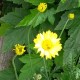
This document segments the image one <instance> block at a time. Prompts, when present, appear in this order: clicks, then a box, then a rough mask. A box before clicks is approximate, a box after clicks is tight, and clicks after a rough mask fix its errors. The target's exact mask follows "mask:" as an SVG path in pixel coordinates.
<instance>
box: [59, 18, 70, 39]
mask: <svg viewBox="0 0 80 80" xmlns="http://www.w3.org/2000/svg"><path fill="white" fill-rule="evenodd" d="M68 21H69V19H67V21H66V23H65V25H64V26H63V29H62V31H61V33H60V36H59V38H60V37H61V36H62V33H63V32H64V29H65V27H66V25H67V23H68Z"/></svg>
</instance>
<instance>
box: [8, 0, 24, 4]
mask: <svg viewBox="0 0 80 80" xmlns="http://www.w3.org/2000/svg"><path fill="white" fill-rule="evenodd" d="M7 1H12V2H13V3H16V4H22V3H23V2H24V1H23V0H7Z"/></svg>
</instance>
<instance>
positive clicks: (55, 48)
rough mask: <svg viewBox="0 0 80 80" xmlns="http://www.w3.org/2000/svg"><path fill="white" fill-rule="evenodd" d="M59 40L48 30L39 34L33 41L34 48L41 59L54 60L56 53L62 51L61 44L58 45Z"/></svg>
mask: <svg viewBox="0 0 80 80" xmlns="http://www.w3.org/2000/svg"><path fill="white" fill-rule="evenodd" d="M60 40H61V39H60V38H58V35H57V34H56V33H53V32H51V31H50V30H48V31H46V32H43V33H42V34H41V33H39V34H38V35H37V36H36V38H35V39H34V43H35V47H34V48H36V49H37V51H38V52H40V56H41V57H46V59H52V57H53V58H55V56H56V55H58V52H59V51H61V49H62V44H61V43H60Z"/></svg>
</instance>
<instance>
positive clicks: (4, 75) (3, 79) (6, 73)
mask: <svg viewBox="0 0 80 80" xmlns="http://www.w3.org/2000/svg"><path fill="white" fill-rule="evenodd" d="M0 80H15V75H14V71H13V70H12V69H5V70H3V71H0Z"/></svg>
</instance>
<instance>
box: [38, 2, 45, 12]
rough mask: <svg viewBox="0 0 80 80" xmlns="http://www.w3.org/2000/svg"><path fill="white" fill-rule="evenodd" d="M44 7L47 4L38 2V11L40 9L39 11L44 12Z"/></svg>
mask: <svg viewBox="0 0 80 80" xmlns="http://www.w3.org/2000/svg"><path fill="white" fill-rule="evenodd" d="M46 8H47V4H46V3H40V4H39V5H38V8H37V9H38V11H40V12H44V11H45V10H46Z"/></svg>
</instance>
